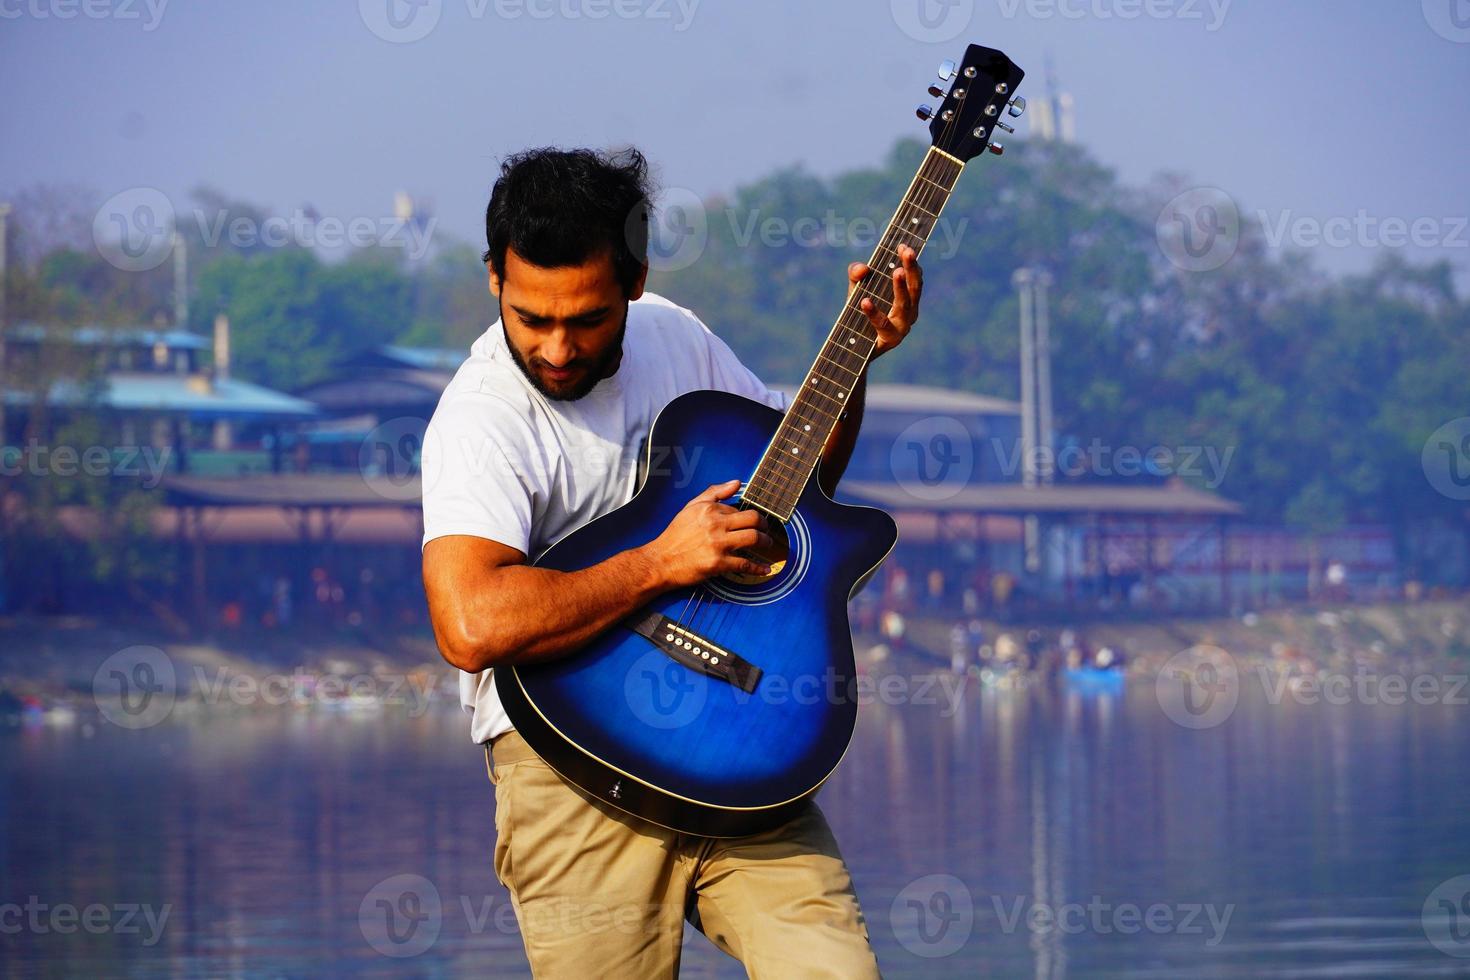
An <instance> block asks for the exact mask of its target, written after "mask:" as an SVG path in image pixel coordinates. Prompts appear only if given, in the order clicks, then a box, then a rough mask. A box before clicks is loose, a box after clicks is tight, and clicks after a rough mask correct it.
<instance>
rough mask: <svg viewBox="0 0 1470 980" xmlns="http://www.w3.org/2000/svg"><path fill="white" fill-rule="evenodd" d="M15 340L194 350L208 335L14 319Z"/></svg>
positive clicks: (203, 346) (12, 332) (206, 341)
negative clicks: (52, 323) (54, 324)
mask: <svg viewBox="0 0 1470 980" xmlns="http://www.w3.org/2000/svg"><path fill="white" fill-rule="evenodd" d="M8 336H9V337H11V338H12V339H14V340H34V341H40V340H45V339H47V338H48V337H49V338H50V339H51V340H57V341H61V342H63V343H69V344H81V345H84V346H87V347H106V346H125V345H135V346H141V347H152V346H153V345H154V344H158V343H162V344H163V345H164V346H166V347H183V348H190V349H193V350H208V349H209V347H210V346H211V343H210V341H209V339H208V338H206V337H201V336H199V335H198V334H197V333H190V332H189V331H188V330H178V329H168V330H155V329H153V328H151V327H131V326H127V327H110V326H104V325H101V324H85V325H82V326H76V327H62V326H46V325H44V324H40V323H34V322H28V323H17V324H16V325H15V326H13V327H11V328H10V330H9V331H8Z"/></svg>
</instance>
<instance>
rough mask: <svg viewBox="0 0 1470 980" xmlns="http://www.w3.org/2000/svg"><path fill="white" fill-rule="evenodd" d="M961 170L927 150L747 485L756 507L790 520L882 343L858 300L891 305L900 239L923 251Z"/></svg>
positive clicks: (955, 163) (747, 495) (952, 161)
mask: <svg viewBox="0 0 1470 980" xmlns="http://www.w3.org/2000/svg"><path fill="white" fill-rule="evenodd" d="M963 170H964V164H963V163H961V162H960V161H958V160H955V159H954V158H952V157H949V156H946V155H944V154H942V153H940V152H939V151H937V150H935V149H933V148H931V149H930V150H929V152H928V153H926V154H925V156H924V160H923V162H922V163H921V164H920V165H919V168H918V171H917V172H916V173H915V174H914V178H913V180H912V181H910V183H909V186H908V188H907V190H906V191H905V192H904V195H903V198H902V199H901V200H900V202H899V205H898V208H897V209H896V210H895V211H894V213H893V217H892V219H890V221H889V223H888V227H887V229H886V230H885V231H884V233H883V235H882V237H881V238H879V240H878V242H877V244H876V245H875V247H874V249H873V252H872V258H871V259H870V260H869V262H868V265H869V266H871V267H872V268H873V270H874V273H873V275H870V276H869V277H868V278H866V279H864V280H863V281H862V282H860V283H858V284H857V285H856V286H855V287H854V288H853V290H852V292H851V293H850V294H849V295H848V298H847V302H846V303H845V304H844V306H843V309H842V312H841V313H840V314H839V315H838V317H837V320H836V322H835V323H834V324H833V327H832V329H831V331H829V333H828V335H827V339H826V340H825V341H824V342H823V344H822V347H821V349H820V350H819V351H818V352H817V357H816V360H815V361H814V362H813V363H812V366H811V369H810V370H809V371H808V372H807V375H806V377H804V378H803V379H802V383H801V387H800V388H799V389H798V390H797V393H796V395H795V396H794V397H793V398H792V399H791V403H790V405H789V406H788V407H787V410H786V416H785V417H784V418H783V419H782V420H781V424H780V425H779V426H778V427H777V429H776V433H775V435H774V436H773V437H772V439H771V443H770V445H769V446H768V447H767V448H766V452H765V454H764V455H763V456H762V458H761V461H760V464H759V465H758V466H757V467H756V471H755V473H754V474H753V475H752V476H751V478H750V481H749V482H748V484H747V486H746V492H745V498H746V499H748V500H750V501H751V502H752V503H754V504H755V505H756V506H759V507H761V508H762V509H763V510H766V511H768V512H769V513H772V514H774V515H775V516H777V517H778V518H780V519H781V520H783V521H785V520H790V518H791V512H792V511H793V510H795V508H796V503H797V501H798V500H799V499H800V498H801V495H802V493H803V492H804V491H805V489H806V486H807V483H808V482H809V481H810V479H811V476H812V473H813V472H814V471H815V469H816V466H817V463H818V461H819V460H820V458H821V451H822V449H823V447H824V446H825V445H826V443H827V440H828V439H829V438H831V435H832V431H833V429H834V428H835V427H836V425H837V421H838V418H839V416H840V415H841V413H842V412H843V411H844V410H845V409H846V408H847V399H848V395H849V394H850V393H851V392H852V391H853V390H854V389H855V388H856V387H857V385H858V384H859V383H860V381H861V379H862V376H863V371H864V370H866V368H867V364H868V361H869V359H870V358H871V357H872V355H873V352H874V351H876V350H877V348H878V340H877V333H876V331H875V330H874V328H873V326H872V323H871V322H870V321H869V320H868V318H867V315H866V314H865V313H863V311H862V308H861V306H860V304H861V303H862V301H863V300H864V299H871V300H872V301H873V302H874V304H875V305H876V306H877V307H878V308H879V309H885V310H886V309H887V308H888V306H889V305H891V304H892V302H893V289H892V287H893V282H892V276H891V273H892V271H893V269H895V268H899V267H901V265H902V260H901V259H900V258H899V255H898V248H899V246H900V245H901V244H907V245H910V246H911V247H913V249H914V250H915V251H916V252H920V253H922V252H923V250H924V245H925V244H926V243H927V242H928V238H929V235H930V234H931V233H932V232H933V230H934V226H935V224H936V223H937V221H938V219H939V213H940V212H941V211H942V210H943V209H944V205H945V204H946V203H947V202H948V200H949V195H950V193H951V192H952V190H953V188H954V185H955V183H956V182H957V181H958V180H959V175H960V173H961V172H962V171H963ZM885 267H886V269H885ZM859 338H861V341H862V342H860V341H859ZM864 342H865V343H864ZM827 365H830V367H827ZM831 368H836V369H837V370H839V371H841V372H842V373H843V374H844V375H845V376H848V377H850V378H851V381H850V382H847V383H844V382H843V381H841V380H839V379H837V378H835V377H833V376H831V374H830V371H831ZM824 383H825V384H824ZM793 450H795V451H793Z"/></svg>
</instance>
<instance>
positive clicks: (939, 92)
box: [929, 85, 944, 99]
mask: <svg viewBox="0 0 1470 980" xmlns="http://www.w3.org/2000/svg"><path fill="white" fill-rule="evenodd" d="M929 94H930V95H932V96H934V97H935V98H936V99H942V98H944V89H942V88H940V87H939V86H938V85H930V86H929Z"/></svg>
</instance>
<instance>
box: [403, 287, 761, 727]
mask: <svg viewBox="0 0 1470 980" xmlns="http://www.w3.org/2000/svg"><path fill="white" fill-rule="evenodd" d="M705 388H713V389H717V390H721V391H729V392H734V393H735V394H738V395H744V396H745V397H747V398H753V399H755V400H757V401H760V402H764V403H765V404H767V405H770V406H771V407H772V408H777V409H781V410H783V411H784V410H785V408H786V405H787V396H786V395H784V394H782V393H781V392H777V391H772V390H771V389H770V388H767V387H766V385H765V384H763V383H762V382H761V380H760V379H759V378H757V377H756V376H755V375H754V374H752V373H751V371H750V370H749V369H748V368H746V367H745V365H743V364H741V363H740V361H739V359H738V358H736V356H735V354H734V352H733V351H731V350H730V348H729V347H728V346H727V345H726V344H725V342H724V341H722V340H720V338H718V337H716V336H715V335H714V334H713V333H711V332H710V329H709V328H708V327H706V326H705V325H704V324H703V323H702V322H700V320H699V318H698V317H696V316H695V315H694V314H693V313H691V312H690V311H688V310H686V309H684V308H683V307H681V306H676V305H675V304H673V303H671V302H669V301H668V300H666V299H664V298H663V297H662V296H656V295H654V294H653V293H644V294H643V296H642V297H640V298H639V299H638V300H636V301H634V302H633V303H630V304H629V306H628V329H627V332H626V333H625V334H624V337H623V359H622V362H621V363H620V364H619V365H618V369H617V371H616V372H614V373H613V375H612V376H611V377H609V378H603V379H602V380H601V381H599V382H598V383H597V386H596V387H594V388H593V389H592V391H591V392H589V393H588V394H587V395H586V396H584V397H582V398H580V399H578V400H576V401H555V400H553V399H549V398H546V397H544V396H543V395H542V394H541V393H540V392H539V391H537V390H536V389H535V387H534V386H533V385H532V384H531V382H530V381H528V380H527V379H526V377H525V375H523V374H522V373H521V370H520V368H518V367H517V366H516V364H515V362H514V361H513V360H512V359H511V355H510V351H509V350H507V349H506V346H505V334H504V331H503V330H502V328H501V324H500V321H498V320H497V321H496V322H495V323H494V324H493V325H492V326H491V327H490V329H488V330H486V331H485V332H484V333H483V334H481V335H480V337H479V339H477V340H476V341H475V342H474V344H473V345H472V346H471V347H470V356H469V358H468V360H466V361H465V362H464V363H463V364H462V365H460V368H459V370H458V371H457V372H456V373H455V375H454V379H453V380H452V381H450V383H449V386H448V387H447V388H445V389H444V394H443V395H442V396H441V397H440V399H439V406H438V408H436V409H435V410H434V417H433V419H431V420H430V422H429V428H428V431H427V433H426V434H425V436H424V446H423V453H422V464H423V484H424V543H425V544H428V543H429V542H430V541H432V540H433V539H434V538H439V537H444V536H445V535H450V534H471V535H474V536H476V537H481V538H489V539H491V540H492V541H499V542H500V543H501V544H505V545H509V546H510V547H512V548H517V549H519V550H520V551H522V552H524V553H525V554H526V556H527V560H534V559H535V558H536V556H537V555H539V554H540V553H541V552H542V551H543V550H545V549H546V547H547V546H548V545H550V544H551V543H552V542H553V541H555V540H556V539H557V538H559V537H561V536H562V535H563V534H565V533H566V532H568V531H570V530H572V529H573V528H576V527H580V526H581V525H583V524H585V523H587V522H588V521H590V520H592V519H593V518H594V517H598V516H600V515H602V514H605V513H607V512H608V511H610V510H614V509H616V508H617V507H620V506H621V505H623V504H625V503H627V502H628V500H629V499H631V498H632V496H633V491H634V490H635V489H637V479H638V466H639V462H640V461H641V460H642V458H643V456H644V450H643V443H644V440H645V438H646V437H647V435H648V429H649V426H650V425H651V424H652V423H653V419H654V416H656V415H657V414H658V413H659V410H660V409H662V408H663V407H664V406H665V405H667V404H668V403H669V402H670V401H671V400H673V399H674V398H675V397H676V396H678V395H681V394H683V393H684V392H686V391H694V390H697V389H705ZM670 465H677V464H676V463H671V464H670ZM702 489H703V487H697V488H693V489H692V490H691V493H690V496H691V497H692V496H693V495H694V493H697V492H698V491H699V490H702ZM494 673H495V672H494V671H493V670H486V671H482V672H480V673H478V674H470V673H462V674H461V675H460V679H459V691H460V701H461V703H462V704H463V705H464V707H465V709H466V710H468V711H469V712H470V713H471V715H472V720H471V722H470V737H471V738H473V739H474V740H475V741H476V742H484V741H487V740H489V739H491V738H494V737H495V736H496V735H499V734H500V733H501V732H505V731H509V730H510V729H511V727H512V726H511V723H510V719H509V718H507V717H506V714H505V710H504V708H502V707H501V704H500V697H499V695H498V694H496V692H495V677H494Z"/></svg>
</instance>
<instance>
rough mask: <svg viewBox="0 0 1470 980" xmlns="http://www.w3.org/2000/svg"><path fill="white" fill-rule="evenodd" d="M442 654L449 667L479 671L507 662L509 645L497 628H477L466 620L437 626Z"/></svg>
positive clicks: (466, 670) (473, 671)
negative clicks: (490, 629)
mask: <svg viewBox="0 0 1470 980" xmlns="http://www.w3.org/2000/svg"><path fill="white" fill-rule="evenodd" d="M434 635H435V638H436V639H437V640H438V645H439V654H440V656H442V657H443V658H444V659H445V660H446V661H447V662H448V663H449V665H450V666H452V667H458V668H459V669H460V670H463V671H465V672H467V673H470V674H478V673H479V672H480V671H482V670H489V669H490V668H492V667H497V666H500V665H502V664H504V663H505V662H506V655H507V653H508V647H507V645H506V644H505V643H503V642H502V641H501V638H500V637H499V636H497V635H496V634H495V633H494V631H486V630H476V629H474V628H473V627H471V626H470V625H469V624H467V623H458V624H453V625H450V626H447V627H441V626H440V625H439V624H437V623H436V624H435V626H434Z"/></svg>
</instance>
